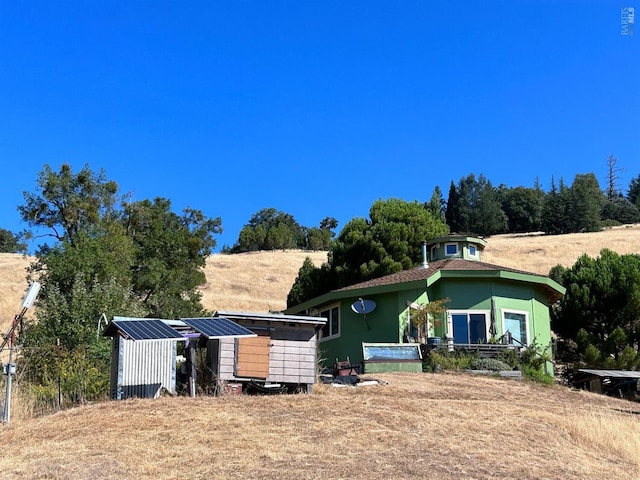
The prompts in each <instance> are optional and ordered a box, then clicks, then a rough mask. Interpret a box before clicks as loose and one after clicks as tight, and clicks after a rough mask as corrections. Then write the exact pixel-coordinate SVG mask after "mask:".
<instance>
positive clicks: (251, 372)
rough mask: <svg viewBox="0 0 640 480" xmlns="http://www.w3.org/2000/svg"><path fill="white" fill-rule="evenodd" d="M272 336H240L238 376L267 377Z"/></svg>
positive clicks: (237, 362) (237, 364)
mask: <svg viewBox="0 0 640 480" xmlns="http://www.w3.org/2000/svg"><path fill="white" fill-rule="evenodd" d="M270 349H271V336H270V335H269V334H266V335H258V336H257V337H249V338H239V339H238V350H237V357H236V377H250V378H267V377H268V376H269V350H270Z"/></svg>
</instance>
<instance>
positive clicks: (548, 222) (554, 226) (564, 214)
mask: <svg viewBox="0 0 640 480" xmlns="http://www.w3.org/2000/svg"><path fill="white" fill-rule="evenodd" d="M569 203H570V199H569V189H568V188H567V186H566V185H565V183H564V180H563V179H562V178H560V183H559V188H556V184H555V181H554V179H553V177H552V178H551V189H550V190H549V193H547V195H546V196H545V199H544V204H543V206H542V219H541V227H542V230H543V231H544V232H545V233H548V234H551V235H557V234H562V233H569V232H570V231H572V230H571V228H572V227H571V225H570V223H571V222H570V215H569Z"/></svg>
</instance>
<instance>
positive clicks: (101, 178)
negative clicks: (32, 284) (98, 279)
mask: <svg viewBox="0 0 640 480" xmlns="http://www.w3.org/2000/svg"><path fill="white" fill-rule="evenodd" d="M105 175H106V174H105V172H104V171H103V170H101V171H100V172H99V173H97V174H96V173H94V172H92V171H91V170H90V168H89V166H88V165H85V167H84V168H83V169H82V170H80V171H79V172H78V173H77V174H74V173H73V171H72V169H71V166H70V165H67V164H63V165H62V167H61V168H60V171H59V172H57V173H56V172H54V171H53V170H52V169H51V167H50V166H49V165H45V166H44V169H43V170H42V172H40V173H39V174H38V181H37V183H38V191H37V192H36V193H31V192H24V194H23V195H24V199H25V202H24V204H23V205H21V206H19V207H18V211H19V212H20V216H21V217H22V219H23V221H25V222H26V223H27V224H28V225H29V226H30V227H31V228H36V229H41V228H45V229H46V231H47V233H46V234H45V235H46V236H52V237H54V238H55V239H56V240H60V241H62V240H65V241H67V242H69V243H71V244H73V243H74V241H75V239H76V236H77V234H78V233H79V232H81V231H83V230H86V229H89V228H91V227H93V226H94V225H95V224H96V223H98V222H99V220H100V219H102V218H104V217H107V216H108V215H109V214H110V213H111V212H112V211H113V208H114V206H115V205H116V202H117V200H118V197H117V192H118V185H117V184H116V183H115V182H113V181H109V180H107V179H106V176H105ZM31 234H33V232H31Z"/></svg>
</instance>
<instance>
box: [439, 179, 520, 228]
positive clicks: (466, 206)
mask: <svg viewBox="0 0 640 480" xmlns="http://www.w3.org/2000/svg"><path fill="white" fill-rule="evenodd" d="M446 219H447V224H448V225H449V227H450V228H451V230H452V231H454V232H457V233H467V234H472V235H493V234H496V233H502V232H505V231H506V229H507V217H506V215H505V213H504V211H503V210H502V206H501V205H500V200H499V197H498V191H497V189H496V188H494V187H493V185H491V182H490V181H489V180H487V178H486V177H485V176H484V175H482V174H480V176H479V177H478V178H477V179H476V177H475V175H474V174H470V175H468V176H466V177H463V178H461V179H460V181H459V182H458V185H457V186H454V185H453V183H452V188H450V189H449V199H448V200H447V212H446Z"/></svg>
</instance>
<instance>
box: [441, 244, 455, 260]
mask: <svg viewBox="0 0 640 480" xmlns="http://www.w3.org/2000/svg"><path fill="white" fill-rule="evenodd" d="M444 254H445V255H446V256H447V257H451V256H453V255H457V254H458V244H457V243H447V244H445V246H444Z"/></svg>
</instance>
